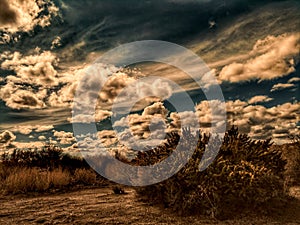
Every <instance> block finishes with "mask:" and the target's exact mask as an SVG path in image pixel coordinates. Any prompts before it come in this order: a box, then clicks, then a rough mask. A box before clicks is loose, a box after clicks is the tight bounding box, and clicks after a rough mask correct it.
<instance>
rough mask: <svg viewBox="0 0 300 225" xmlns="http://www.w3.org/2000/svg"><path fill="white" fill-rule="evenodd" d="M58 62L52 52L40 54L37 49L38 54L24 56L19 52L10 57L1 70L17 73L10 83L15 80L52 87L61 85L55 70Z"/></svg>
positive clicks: (11, 77) (10, 77)
mask: <svg viewBox="0 0 300 225" xmlns="http://www.w3.org/2000/svg"><path fill="white" fill-rule="evenodd" d="M57 61H58V60H57V58H56V56H55V55H54V54H53V53H51V52H50V51H44V52H42V53H39V49H36V53H35V54H33V55H29V56H23V55H22V54H21V53H19V52H14V53H13V54H10V55H8V56H7V59H6V60H4V61H3V62H2V64H1V68H3V69H6V70H12V71H15V73H16V76H9V77H8V78H7V80H8V82H9V81H10V80H13V81H15V82H17V81H19V82H20V83H28V84H32V85H37V86H43V87H52V86H56V85H58V84H59V79H58V77H57V71H56V70H55V68H54V67H55V66H56V65H57Z"/></svg>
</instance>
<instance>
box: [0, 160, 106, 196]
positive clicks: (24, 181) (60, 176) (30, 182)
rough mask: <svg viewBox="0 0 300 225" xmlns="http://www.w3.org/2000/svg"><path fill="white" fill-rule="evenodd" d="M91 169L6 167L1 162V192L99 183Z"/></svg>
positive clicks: (42, 190) (26, 191)
mask: <svg viewBox="0 0 300 225" xmlns="http://www.w3.org/2000/svg"><path fill="white" fill-rule="evenodd" d="M99 182H100V181H98V180H97V174H96V173H95V172H94V171H93V170H91V169H85V168H82V169H81V168H78V169H76V170H75V172H74V173H71V172H69V171H68V170H63V169H62V168H56V169H54V170H46V169H41V168H38V167H34V168H26V167H5V166H3V165H1V164H0V192H2V193H5V194H19V193H28V192H45V191H48V190H50V189H60V190H63V189H65V188H66V187H68V186H71V185H74V184H83V185H94V184H96V183H99Z"/></svg>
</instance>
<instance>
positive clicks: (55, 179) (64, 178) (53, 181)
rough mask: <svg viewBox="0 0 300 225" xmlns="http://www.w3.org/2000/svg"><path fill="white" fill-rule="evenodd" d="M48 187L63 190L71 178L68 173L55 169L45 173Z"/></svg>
mask: <svg viewBox="0 0 300 225" xmlns="http://www.w3.org/2000/svg"><path fill="white" fill-rule="evenodd" d="M46 175H47V178H48V183H49V186H50V187H52V188H59V189H60V188H63V187H65V186H68V185H69V184H70V183H71V182H72V177H71V174H70V172H69V171H67V170H62V169H55V170H52V171H47V172H46Z"/></svg>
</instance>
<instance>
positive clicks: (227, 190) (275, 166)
mask: <svg viewBox="0 0 300 225" xmlns="http://www.w3.org/2000/svg"><path fill="white" fill-rule="evenodd" d="M182 138H183V139H185V141H184V142H183V143H184V145H183V146H180V148H179V149H180V150H181V151H182V150H184V148H185V149H186V150H187V149H188V148H190V147H191V146H190V145H189V143H191V142H190V141H189V140H191V138H197V139H198V143H197V147H196V149H195V152H194V154H193V157H192V159H191V160H190V161H189V163H188V164H187V165H185V166H184V167H183V168H182V169H181V170H180V171H179V172H178V173H177V174H176V175H174V176H173V177H171V178H170V179H168V180H166V181H164V182H161V183H159V184H155V185H151V186H147V187H141V188H137V193H138V194H139V196H141V197H143V198H147V199H148V200H149V199H150V200H151V201H152V202H156V203H163V204H164V206H165V207H170V208H172V209H174V210H176V211H177V212H179V213H193V212H197V213H199V212H200V213H204V214H206V213H209V214H210V215H211V216H217V215H221V214H223V213H226V211H228V210H237V209H240V208H241V207H245V208H246V207H249V206H251V207H255V206H257V205H260V204H262V203H265V202H267V201H268V200H270V199H274V198H277V197H280V196H284V194H285V190H284V177H283V176H284V167H285V164H286V163H285V160H283V159H282V156H281V152H280V151H278V150H277V149H274V148H271V145H272V143H271V141H270V140H265V141H254V140H251V139H250V138H249V137H248V136H247V135H244V134H239V132H238V129H237V128H234V127H232V128H231V129H230V130H229V131H228V132H227V133H226V134H225V137H224V139H223V140H222V145H221V148H220V151H219V153H218V155H217V157H216V159H215V160H214V161H213V163H212V164H211V165H210V166H209V167H208V168H207V169H206V170H204V171H202V172H200V171H199V164H200V161H201V158H202V156H203V153H204V151H205V150H206V148H207V144H208V140H209V136H208V135H205V134H201V133H198V134H196V135H193V134H191V132H190V131H188V130H185V131H183V135H182ZM211 138H212V137H211ZM178 139H179V135H178V134H175V133H173V134H172V135H171V138H170V139H169V141H168V143H167V144H166V145H164V146H161V147H158V148H156V149H154V150H152V151H148V152H144V153H139V154H137V157H136V158H135V159H134V160H133V161H132V163H133V164H136V165H146V164H149V162H151V164H153V163H154V161H156V162H160V161H161V160H163V159H164V158H165V157H167V156H168V155H169V154H170V151H172V149H175V147H176V145H177V143H178ZM218 141H221V140H220V139H219V138H218V137H214V143H217V142H218ZM176 151H178V148H177V150H176ZM154 155H155V157H154ZM178 160H180V159H178ZM206 160H208V161H209V158H207V159H206ZM178 165H179V164H177V163H175V164H174V166H178Z"/></svg>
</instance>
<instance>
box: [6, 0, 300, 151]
mask: <svg viewBox="0 0 300 225" xmlns="http://www.w3.org/2000/svg"><path fill="white" fill-rule="evenodd" d="M144 40H158V41H164V42H168V43H171V44H176V45H178V46H182V47H184V48H185V49H187V51H191V52H192V53H193V54H195V55H197V57H199V58H200V59H201V60H202V62H203V64H204V65H203V68H206V69H207V70H208V71H209V74H211V75H212V77H214V78H213V79H212V78H211V77H210V76H205V74H201V73H199V79H200V80H201V81H202V82H204V83H205V84H204V86H203V87H199V85H198V84H197V82H195V80H193V79H191V77H190V76H189V75H188V74H187V73H185V71H182V70H180V69H179V68H178V67H175V66H171V65H167V64H165V63H161V62H139V63H135V64H132V65H128V66H126V67H121V66H120V65H113V64H110V65H106V64H103V63H102V62H101V60H100V61H99V59H101V57H103V56H104V55H105V54H106V53H107V52H109V51H110V50H112V49H115V48H117V47H120V46H123V45H124V44H127V43H131V42H136V41H144ZM129 50H130V49H129ZM131 51H132V52H130V51H128V52H127V53H126V54H128V59H129V58H130V57H133V56H134V55H136V51H138V50H134V49H131ZM159 52H160V53H161V52H164V49H162V50H161V51H159ZM155 53H156V52H155ZM299 53H300V2H299V1H296V0H287V1H271V0H268V1H256V0H254V1H250V0H159V1H156V0H147V1H137V0H124V1H118V0H78V1H71V0H38V1H36V0H27V1H23V0H1V2H0V65H1V69H0V151H6V150H11V149H14V148H29V147H38V146H42V145H44V144H45V143H53V144H57V145H59V146H61V147H63V148H64V149H65V150H66V151H68V152H79V149H80V150H81V151H87V152H93V151H99V145H100V144H102V145H103V146H104V147H103V148H101V151H106V150H107V149H110V150H113V149H120V148H121V149H124V152H126V151H128V146H130V147H133V148H134V147H135V146H136V145H135V144H136V143H137V141H138V142H139V143H143V141H145V140H149V142H147V144H151V145H152V144H153V146H156V145H158V144H159V143H161V141H163V140H164V138H165V133H166V132H171V131H176V130H179V129H180V128H181V125H182V124H184V123H189V124H190V125H191V126H194V127H198V126H200V129H201V130H203V131H204V132H211V131H212V130H213V129H214V128H216V129H217V128H218V127H222V126H223V127H224V126H225V127H227V128H228V127H230V126H231V125H236V126H237V127H238V128H239V130H240V131H241V132H242V133H246V134H248V135H249V136H250V137H252V138H253V139H256V140H264V139H267V138H272V140H273V142H274V143H276V144H283V143H287V142H289V136H290V135H297V134H299V133H300V132H299V129H300V103H299V98H300V97H299V96H300V95H299V82H300V54H299ZM141 55H142V54H141ZM157 55H158V53H157ZM170 57H172V58H173V59H174V61H176V60H177V59H178V60H177V61H180V60H182V55H180V54H177V53H174V54H172V55H170ZM116 58H118V57H116ZM116 58H114V59H115V60H117V59H116ZM193 66H195V68H193ZM189 69H190V70H191V71H192V70H193V69H195V70H196V69H197V65H192V64H191V66H190V68H189ZM205 71H206V70H205ZM206 72H207V71H206ZM89 74H90V76H87V75H89ZM102 76H103V77H104V76H106V77H107V78H108V79H107V80H105V79H104V78H103V79H102ZM93 77H94V78H95V79H94V78H93ZM150 77H152V78H153V77H155V79H154V80H152V81H150V82H146V80H144V81H145V82H144V81H141V79H145V78H150ZM92 78H93V79H92ZM214 79H215V81H216V83H214V84H212V83H211V82H212V80H214ZM95 81H96V82H95ZM174 84H176V85H178V86H176V85H174ZM97 85H98V86H97ZM99 85H102V89H101V91H100V89H95V90H94V89H93V88H94V86H97V87H99ZM216 86H218V87H220V89H221V90H222V94H223V96H224V100H225V101H224V102H222V101H220V99H207V98H206V97H207V96H205V91H206V89H207V90H210V91H211V92H210V93H213V91H214V90H216V89H214V87H216ZM81 87H85V89H80V88H81ZM97 90H99V91H97ZM78 91H79V93H82V96H79V97H77V100H80V104H77V103H76V101H74V99H75V96H76V93H78ZM122 91H123V92H122ZM84 94H86V95H84ZM184 94H187V95H188V96H189V99H191V101H192V104H193V109H192V110H191V109H190V110H186V111H185V110H177V109H176V107H174V106H172V104H171V102H172V100H174V101H177V102H179V104H180V105H184V104H187V103H186V101H184V100H182V99H181V98H182V96H184ZM120 95H121V97H120ZM83 96H85V97H84V98H83ZM133 96H138V97H139V98H140V99H139V101H137V102H135V103H132V102H131V100H132V99H133ZM123 97H124V98H123ZM125 97H126V98H125ZM94 99H96V100H95V101H94ZM130 99H131V100H130ZM92 103H93V104H92ZM94 103H96V105H94ZM130 104H133V107H132V109H131V111H130V114H126V113H125V112H121V115H122V116H120V117H118V118H117V119H116V118H115V120H114V121H112V117H114V116H115V115H114V112H113V110H114V107H115V106H116V105H117V107H116V108H118V107H119V108H120V109H124V108H126V107H127V105H130ZM76 107H81V108H80V109H83V108H84V107H85V108H84V109H86V108H92V109H95V110H94V111H93V113H92V115H90V114H89V113H88V112H87V111H84V110H82V111H81V112H82V113H81V114H76V115H75V116H74V114H72V112H73V113H74V110H75V111H76V109H77V108H76ZM222 109H225V114H226V119H224V118H223V117H222V118H221V117H220V118H219V117H218V115H217V116H214V115H213V112H214V111H215V112H221V111H222ZM122 113H123V114H122ZM72 115H73V116H72ZM193 115H196V120H197V121H196V122H195V121H191V118H192V117H193ZM91 123H93V124H95V126H96V128H97V131H96V133H94V134H91V133H88V132H85V133H84V131H82V132H83V133H84V134H82V135H81V136H80V137H75V136H76V135H75V134H74V130H73V125H76V124H80V125H82V127H83V128H84V125H85V124H91ZM151 126H153V127H159V128H160V129H151ZM114 127H123V129H121V130H120V131H119V133H118V132H116V129H113V128H114ZM153 127H152V128H153ZM93 137H97V140H96V141H95V139H94V138H93ZM78 146H80V148H78ZM110 150H109V151H110Z"/></svg>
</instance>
